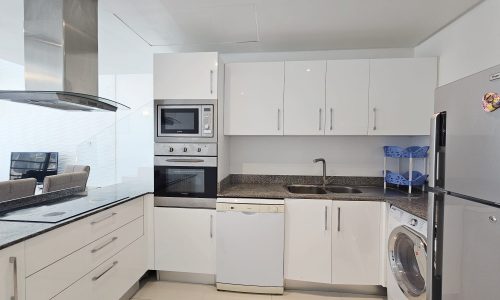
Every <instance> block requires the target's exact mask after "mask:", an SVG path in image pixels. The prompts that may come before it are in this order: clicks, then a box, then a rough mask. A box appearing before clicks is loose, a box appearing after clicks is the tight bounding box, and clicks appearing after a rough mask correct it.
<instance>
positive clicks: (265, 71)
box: [224, 62, 285, 135]
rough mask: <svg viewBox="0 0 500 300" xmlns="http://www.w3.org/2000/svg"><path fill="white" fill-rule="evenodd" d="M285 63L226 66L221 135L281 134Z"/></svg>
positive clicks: (234, 64) (233, 64)
mask: <svg viewBox="0 0 500 300" xmlns="http://www.w3.org/2000/svg"><path fill="white" fill-rule="evenodd" d="M284 72H285V71H284V62H257V63H254V62H252V63H232V64H226V65H225V76H224V77H225V94H224V134H226V135H283V88H284V80H285V74H284Z"/></svg>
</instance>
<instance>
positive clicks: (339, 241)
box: [285, 199, 383, 285]
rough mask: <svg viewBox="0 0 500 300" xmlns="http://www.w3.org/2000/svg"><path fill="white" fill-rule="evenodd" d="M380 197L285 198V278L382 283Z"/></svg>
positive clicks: (349, 283)
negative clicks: (335, 199) (356, 198)
mask: <svg viewBox="0 0 500 300" xmlns="http://www.w3.org/2000/svg"><path fill="white" fill-rule="evenodd" d="M382 205H383V203H382V202H370V201H332V200H318V199H286V200H285V279H288V280H300V281H308V282H317V283H329V284H345V285H380V284H381V283H382V282H383V280H382V278H381V274H382V273H381V272H380V268H381V267H382V262H381V249H382V248H381V246H382V245H381V238H382V230H381V222H382V220H381V212H382Z"/></svg>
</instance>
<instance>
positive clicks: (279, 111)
mask: <svg viewBox="0 0 500 300" xmlns="http://www.w3.org/2000/svg"><path fill="white" fill-rule="evenodd" d="M280 114H281V109H279V108H278V131H280Z"/></svg>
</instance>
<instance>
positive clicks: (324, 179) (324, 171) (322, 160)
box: [313, 158, 326, 188]
mask: <svg viewBox="0 0 500 300" xmlns="http://www.w3.org/2000/svg"><path fill="white" fill-rule="evenodd" d="M317 162H322V163H323V188H325V187H326V161H325V159H324V158H316V159H314V160H313V163H317Z"/></svg>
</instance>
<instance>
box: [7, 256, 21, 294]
mask: <svg viewBox="0 0 500 300" xmlns="http://www.w3.org/2000/svg"><path fill="white" fill-rule="evenodd" d="M9 263H11V264H12V270H13V271H12V276H13V282H14V286H13V287H14V295H13V296H11V297H10V299H11V300H17V299H18V298H19V291H18V282H17V258H16V257H9Z"/></svg>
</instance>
